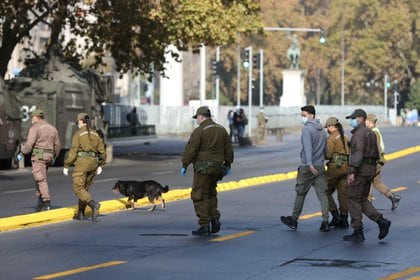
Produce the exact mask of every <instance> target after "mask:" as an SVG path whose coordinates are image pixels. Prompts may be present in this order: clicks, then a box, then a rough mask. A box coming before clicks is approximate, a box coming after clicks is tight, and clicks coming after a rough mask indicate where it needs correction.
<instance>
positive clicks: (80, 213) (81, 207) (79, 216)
mask: <svg viewBox="0 0 420 280" xmlns="http://www.w3.org/2000/svg"><path fill="white" fill-rule="evenodd" d="M85 209H86V202H83V201H81V200H80V199H79V203H78V210H77V213H76V214H75V215H74V217H73V219H74V220H80V221H82V220H84V219H85Z"/></svg>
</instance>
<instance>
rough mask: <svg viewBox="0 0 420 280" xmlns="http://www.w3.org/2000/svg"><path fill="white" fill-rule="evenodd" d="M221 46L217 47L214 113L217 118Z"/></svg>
mask: <svg viewBox="0 0 420 280" xmlns="http://www.w3.org/2000/svg"><path fill="white" fill-rule="evenodd" d="M219 63H220V47H217V48H216V65H217V75H216V108H215V112H214V115H215V116H216V120H217V118H218V117H219V106H220V100H219V99H220V78H219V71H220V66H219Z"/></svg>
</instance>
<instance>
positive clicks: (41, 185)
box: [18, 109, 61, 211]
mask: <svg viewBox="0 0 420 280" xmlns="http://www.w3.org/2000/svg"><path fill="white" fill-rule="evenodd" d="M31 118H32V126H31V128H30V129H29V133H28V137H27V140H26V143H25V144H22V146H21V152H22V153H23V154H29V153H31V161H32V174H33V176H34V181H35V188H36V195H37V197H38V205H37V208H36V211H42V210H50V207H51V196H50V192H49V189H48V183H47V171H48V166H49V165H50V164H51V163H52V162H53V161H54V160H55V158H56V157H57V156H58V154H59V153H60V148H61V147H60V139H59V137H58V132H57V129H56V128H55V127H54V126H52V125H51V124H49V123H48V122H47V121H45V120H44V112H43V111H42V110H40V109H37V110H34V111H33V112H32V113H31ZM18 159H19V160H21V159H22V155H21V154H19V155H18Z"/></svg>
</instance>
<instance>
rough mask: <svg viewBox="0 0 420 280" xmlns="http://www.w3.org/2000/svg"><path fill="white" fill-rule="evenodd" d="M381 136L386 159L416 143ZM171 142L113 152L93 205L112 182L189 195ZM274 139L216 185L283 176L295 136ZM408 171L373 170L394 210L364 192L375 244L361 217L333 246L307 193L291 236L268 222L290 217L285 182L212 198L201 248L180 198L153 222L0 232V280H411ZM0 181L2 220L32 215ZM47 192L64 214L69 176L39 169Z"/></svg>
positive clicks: (12, 186)
mask: <svg viewBox="0 0 420 280" xmlns="http://www.w3.org/2000/svg"><path fill="white" fill-rule="evenodd" d="M382 131H383V134H384V139H385V141H386V142H385V144H386V147H387V152H388V153H392V152H395V151H398V150H402V149H404V148H408V147H412V146H417V145H419V139H420V129H418V128H384V129H382ZM175 140H176V139H175ZM175 140H174V139H170V140H169V139H162V140H161V141H160V142H159V143H156V144H151V145H138V146H131V147H130V148H127V147H120V148H116V150H115V152H116V153H119V156H118V158H116V160H115V161H114V162H113V163H112V164H110V165H109V166H107V167H106V168H104V174H103V175H101V176H98V177H97V181H96V183H95V184H94V186H93V187H92V192H93V194H94V196H95V198H97V200H104V199H111V198H115V196H114V194H113V193H112V192H111V191H110V188H111V187H112V185H113V183H114V181H115V180H116V179H117V178H124V179H129V178H131V179H146V178H147V179H156V180H158V181H160V182H162V183H163V184H168V185H170V187H171V188H172V189H174V188H186V187H190V185H191V181H192V176H191V175H192V174H191V170H189V173H188V176H186V177H182V176H180V175H179V169H180V155H181V153H182V150H183V145H184V144H185V141H184V140H176V141H175ZM284 140H285V141H284V142H282V143H277V142H275V141H274V140H271V141H269V143H268V144H267V145H265V146H255V147H249V148H239V147H236V148H235V164H234V166H233V174H232V175H231V176H230V178H229V177H226V179H225V181H228V180H229V181H237V180H240V179H243V178H247V177H254V176H261V175H268V174H276V173H282V172H287V171H293V170H295V169H296V166H297V164H298V160H299V158H298V153H299V150H300V143H299V135H287V136H286V137H285V139H284ZM126 149H128V150H129V151H128V150H126ZM118 151H119V152H118ZM128 153H129V154H128ZM419 162H420V154H419V153H415V154H413V155H408V156H405V157H402V158H399V159H395V160H392V161H389V162H388V163H387V164H386V166H385V168H384V171H383V175H382V177H383V181H384V182H385V183H386V184H387V185H388V186H390V188H394V189H396V190H398V193H399V194H400V195H401V196H402V201H401V204H400V207H399V208H398V209H397V210H396V211H391V210H390V206H391V203H390V201H389V200H388V199H386V198H385V197H384V196H383V195H381V194H379V193H377V192H374V194H375V197H376V200H374V205H375V206H376V207H377V208H378V209H379V210H380V211H381V212H382V213H383V214H384V216H385V217H386V218H388V219H390V220H391V221H392V226H391V231H390V234H389V235H388V236H387V237H386V238H385V239H384V240H382V241H379V240H378V239H377V234H378V230H377V225H376V224H375V223H373V222H371V221H369V220H368V219H367V218H366V217H365V218H364V222H365V237H366V241H365V242H364V243H361V244H353V243H351V242H350V243H349V242H345V241H342V236H343V235H344V234H347V233H348V232H350V230H332V231H331V232H328V233H321V232H319V231H318V228H319V225H320V222H321V218H320V216H319V214H317V213H318V212H319V211H320V207H319V203H318V201H317V199H316V196H315V193H314V192H313V191H311V192H310V193H309V194H308V197H307V199H306V203H305V207H304V211H303V215H302V217H301V219H300V220H299V228H298V230H297V231H292V230H289V229H288V228H287V227H286V226H284V225H282V224H281V223H280V220H279V217H280V215H289V214H290V213H291V208H292V204H293V199H294V194H295V193H294V180H288V181H283V182H279V183H269V184H262V185H257V186H254V187H249V188H246V189H240V190H235V191H227V192H221V193H220V194H219V204H220V211H221V213H222V219H221V222H222V230H221V231H220V233H219V234H217V235H214V236H210V237H205V238H199V237H193V236H191V230H192V229H195V228H196V227H197V224H196V217H195V215H194V211H193V208H192V204H191V201H189V200H181V201H176V202H171V203H168V204H167V209H166V211H164V212H163V211H161V210H160V209H157V210H156V211H155V212H152V213H149V212H147V211H146V210H145V209H137V210H133V211H120V212H116V213H111V214H106V215H101V217H100V218H99V221H98V222H95V223H92V222H90V221H83V222H80V221H69V222H62V223H56V224H50V225H46V226H41V227H34V228H28V229H24V230H18V231H9V232H4V233H0V236H1V238H0V248H2V250H1V252H2V253H1V255H0V279H32V278H35V279H36V277H40V276H45V275H46V276H45V277H44V278H38V279H53V278H56V277H59V276H60V277H63V279H116V278H124V279H136V278H139V277H140V278H148V279H195V278H200V279H380V278H382V277H386V276H389V275H391V276H392V275H395V277H390V278H387V279H408V278H409V277H411V278H410V279H415V278H413V277H419V276H420V255H419V254H418V252H419V249H420V242H419V241H420V235H419V228H420V219H419V218H418V217H417V216H418V215H417V213H418V212H419V211H420V204H419V203H418V201H419V199H420V192H419V191H418V187H419V185H420V175H419V168H418V163H419ZM0 180H1V186H0V194H1V195H0V211H1V216H2V217H6V216H11V215H16V214H23V213H30V212H32V211H33V204H34V203H35V199H34V193H33V190H30V189H31V174H30V171H29V170H23V171H22V170H19V171H4V170H3V171H0ZM49 182H50V185H51V192H52V194H53V206H54V207H60V206H66V205H75V202H76V199H75V197H74V194H73V193H72V190H71V178H69V177H64V176H62V175H61V169H60V168H53V169H52V170H51V171H50V175H49ZM31 202H33V203H31ZM312 214H313V215H312ZM217 238H219V239H217ZM55 273H62V274H55ZM395 273H400V274H399V275H396V274H395ZM64 275H67V276H64Z"/></svg>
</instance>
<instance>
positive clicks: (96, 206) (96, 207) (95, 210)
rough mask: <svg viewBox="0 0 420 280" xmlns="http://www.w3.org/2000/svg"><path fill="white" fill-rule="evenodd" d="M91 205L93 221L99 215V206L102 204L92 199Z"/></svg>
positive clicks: (89, 203)
mask: <svg viewBox="0 0 420 280" xmlns="http://www.w3.org/2000/svg"><path fill="white" fill-rule="evenodd" d="M87 205H89V207H90V208H91V209H92V221H93V222H94V221H96V220H97V219H98V216H99V208H100V207H101V204H99V203H96V202H95V201H94V200H91V201H89V202H88V204H87Z"/></svg>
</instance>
